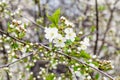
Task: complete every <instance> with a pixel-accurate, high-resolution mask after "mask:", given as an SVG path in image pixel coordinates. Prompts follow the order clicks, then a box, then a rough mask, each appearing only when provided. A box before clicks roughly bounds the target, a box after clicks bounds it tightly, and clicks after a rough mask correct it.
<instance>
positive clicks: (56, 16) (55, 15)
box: [47, 9, 60, 27]
mask: <svg viewBox="0 0 120 80" xmlns="http://www.w3.org/2000/svg"><path fill="white" fill-rule="evenodd" d="M47 17H48V19H49V20H50V21H51V22H52V24H51V27H58V22H59V18H60V9H57V10H56V11H55V12H54V13H53V15H51V16H50V15H48V14H47Z"/></svg>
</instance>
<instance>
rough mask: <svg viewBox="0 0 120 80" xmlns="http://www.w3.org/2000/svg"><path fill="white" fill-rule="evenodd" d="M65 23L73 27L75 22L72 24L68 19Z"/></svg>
mask: <svg viewBox="0 0 120 80" xmlns="http://www.w3.org/2000/svg"><path fill="white" fill-rule="evenodd" d="M65 24H66V25H67V26H72V27H75V24H73V23H72V22H70V21H68V20H65Z"/></svg>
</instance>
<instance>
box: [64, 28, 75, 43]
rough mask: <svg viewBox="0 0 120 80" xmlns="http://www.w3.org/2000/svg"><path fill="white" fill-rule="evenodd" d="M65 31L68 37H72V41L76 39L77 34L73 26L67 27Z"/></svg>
mask: <svg viewBox="0 0 120 80" xmlns="http://www.w3.org/2000/svg"><path fill="white" fill-rule="evenodd" d="M64 32H65V33H66V35H65V38H66V39H70V40H71V41H72V42H73V41H74V40H75V37H76V34H75V32H74V31H73V29H72V28H66V29H65V30H64Z"/></svg>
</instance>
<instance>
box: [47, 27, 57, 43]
mask: <svg viewBox="0 0 120 80" xmlns="http://www.w3.org/2000/svg"><path fill="white" fill-rule="evenodd" d="M45 33H46V34H45V38H46V39H48V40H49V42H52V40H53V39H54V38H56V37H57V35H58V29H57V28H45Z"/></svg>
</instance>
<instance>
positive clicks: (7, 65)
mask: <svg viewBox="0 0 120 80" xmlns="http://www.w3.org/2000/svg"><path fill="white" fill-rule="evenodd" d="M35 53H36V51H35V52H34V53H30V54H28V55H27V56H24V57H22V58H20V59H18V60H16V61H13V62H11V63H8V64H6V65H2V66H0V68H4V67H9V66H10V65H12V64H14V63H16V62H19V61H20V60H23V59H25V58H27V57H29V56H31V55H33V54H35Z"/></svg>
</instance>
